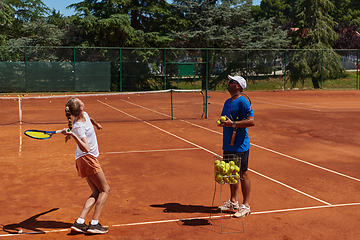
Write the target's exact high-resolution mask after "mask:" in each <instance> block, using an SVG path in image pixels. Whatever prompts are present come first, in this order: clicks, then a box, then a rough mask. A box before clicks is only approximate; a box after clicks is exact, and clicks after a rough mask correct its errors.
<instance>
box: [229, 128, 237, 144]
mask: <svg viewBox="0 0 360 240" xmlns="http://www.w3.org/2000/svg"><path fill="white" fill-rule="evenodd" d="M235 138H236V128H234V131H233V133H232V136H231V142H230V146H234V144H235Z"/></svg>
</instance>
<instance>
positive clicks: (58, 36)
mask: <svg viewBox="0 0 360 240" xmlns="http://www.w3.org/2000/svg"><path fill="white" fill-rule="evenodd" d="M22 34H23V36H22V37H20V38H13V39H9V40H7V42H6V45H8V46H61V45H62V43H63V40H64V31H62V30H60V29H59V28H58V27H57V26H55V25H53V24H49V23H47V22H46V21H45V19H42V20H37V21H31V22H29V23H27V22H26V23H24V24H23V31H22Z"/></svg>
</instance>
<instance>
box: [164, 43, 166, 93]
mask: <svg viewBox="0 0 360 240" xmlns="http://www.w3.org/2000/svg"><path fill="white" fill-rule="evenodd" d="M164 90H166V48H164Z"/></svg>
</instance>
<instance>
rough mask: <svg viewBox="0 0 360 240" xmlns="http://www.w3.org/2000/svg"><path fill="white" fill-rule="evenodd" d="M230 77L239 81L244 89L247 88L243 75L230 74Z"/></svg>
mask: <svg viewBox="0 0 360 240" xmlns="http://www.w3.org/2000/svg"><path fill="white" fill-rule="evenodd" d="M228 78H229V79H231V80H234V81H237V82H238V83H239V84H240V86H241V87H242V89H245V88H246V80H245V79H244V78H243V77H240V76H233V77H232V76H230V75H228Z"/></svg>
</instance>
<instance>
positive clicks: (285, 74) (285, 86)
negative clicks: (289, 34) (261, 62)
mask: <svg viewBox="0 0 360 240" xmlns="http://www.w3.org/2000/svg"><path fill="white" fill-rule="evenodd" d="M286 55H287V51H286V49H285V60H284V63H283V64H284V71H285V73H284V91H285V89H286V65H287V64H286Z"/></svg>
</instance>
